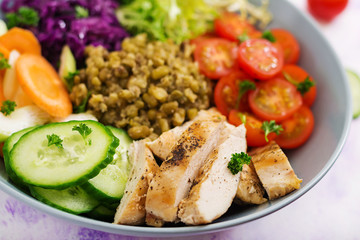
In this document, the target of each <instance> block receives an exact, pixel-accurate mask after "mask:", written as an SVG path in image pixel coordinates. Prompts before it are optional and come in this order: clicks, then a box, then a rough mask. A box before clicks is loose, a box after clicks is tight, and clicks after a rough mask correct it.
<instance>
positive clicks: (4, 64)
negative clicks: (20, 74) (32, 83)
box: [0, 53, 11, 70]
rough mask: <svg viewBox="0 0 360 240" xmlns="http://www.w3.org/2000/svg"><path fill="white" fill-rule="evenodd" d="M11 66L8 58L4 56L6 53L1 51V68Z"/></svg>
mask: <svg viewBox="0 0 360 240" xmlns="http://www.w3.org/2000/svg"><path fill="white" fill-rule="evenodd" d="M6 68H11V66H10V64H9V62H8V60H7V59H6V58H5V57H4V54H2V53H0V70H2V69H6Z"/></svg>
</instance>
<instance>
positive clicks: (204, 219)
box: [178, 124, 246, 225]
mask: <svg viewBox="0 0 360 240" xmlns="http://www.w3.org/2000/svg"><path fill="white" fill-rule="evenodd" d="M245 133H246V129H245V127H244V125H240V126H239V127H237V128H235V127H234V126H232V125H230V124H227V127H226V131H223V132H222V138H223V139H222V141H221V142H222V143H221V144H220V145H218V147H216V148H215V149H214V150H213V151H212V153H211V154H210V156H209V158H208V160H207V161H206V163H205V165H204V166H203V167H202V168H201V170H200V172H199V175H198V177H197V178H196V180H195V182H194V186H193V187H192V188H191V191H190V193H189V195H188V197H187V198H185V199H183V200H182V201H181V202H180V205H179V212H178V215H179V218H180V219H181V221H182V222H184V223H185V224H187V225H199V224H206V223H210V222H212V221H213V220H215V219H217V218H219V217H220V216H222V215H223V214H224V213H225V212H226V211H227V210H228V209H229V207H230V206H231V203H232V202H233V199H234V197H235V194H236V190H237V186H238V183H239V175H240V173H238V174H235V175H233V174H232V173H231V172H230V170H229V169H228V167H227V166H228V163H229V161H230V159H231V155H232V154H233V153H241V152H246V139H245Z"/></svg>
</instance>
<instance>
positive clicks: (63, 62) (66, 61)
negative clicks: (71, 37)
mask: <svg viewBox="0 0 360 240" xmlns="http://www.w3.org/2000/svg"><path fill="white" fill-rule="evenodd" d="M75 71H76V60H75V57H74V55H73V54H72V52H71V49H70V47H69V46H68V45H65V46H64V47H63V48H62V50H61V55H60V67H59V76H60V78H61V80H62V81H63V82H64V84H65V86H66V88H67V90H68V91H69V92H71V90H72V86H73V84H74V83H72V82H69V81H68V80H66V79H65V78H66V77H67V76H68V75H69V73H74V72H75Z"/></svg>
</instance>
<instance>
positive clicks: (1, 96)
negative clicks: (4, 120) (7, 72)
mask: <svg viewBox="0 0 360 240" xmlns="http://www.w3.org/2000/svg"><path fill="white" fill-rule="evenodd" d="M5 100H6V99H5V96H4V89H3V78H2V77H1V76H0V105H1V104H2V102H3V101H5Z"/></svg>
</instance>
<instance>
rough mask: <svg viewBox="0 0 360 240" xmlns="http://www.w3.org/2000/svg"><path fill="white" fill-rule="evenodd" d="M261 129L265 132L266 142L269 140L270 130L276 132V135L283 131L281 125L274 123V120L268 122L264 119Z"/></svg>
mask: <svg viewBox="0 0 360 240" xmlns="http://www.w3.org/2000/svg"><path fill="white" fill-rule="evenodd" d="M261 129H262V130H263V131H264V132H265V140H266V142H268V141H269V139H268V137H267V136H268V135H269V134H270V133H272V132H274V133H276V135H279V134H280V131H284V129H283V128H282V126H281V125H280V124H279V125H278V124H276V123H275V121H274V120H271V121H270V122H268V121H265V122H263V124H262V126H261Z"/></svg>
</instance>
